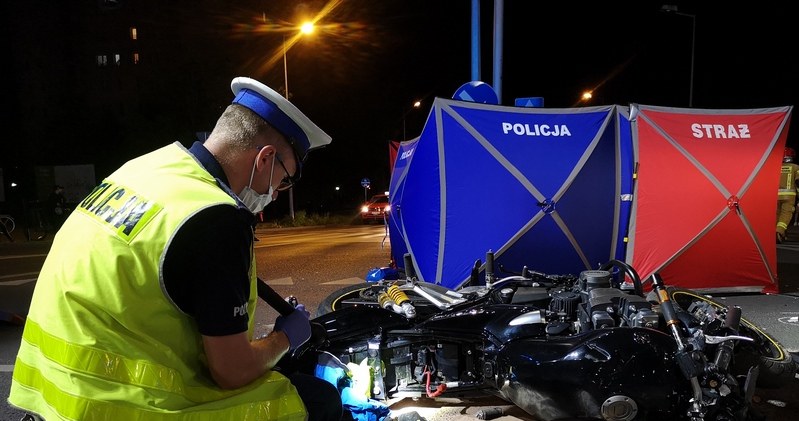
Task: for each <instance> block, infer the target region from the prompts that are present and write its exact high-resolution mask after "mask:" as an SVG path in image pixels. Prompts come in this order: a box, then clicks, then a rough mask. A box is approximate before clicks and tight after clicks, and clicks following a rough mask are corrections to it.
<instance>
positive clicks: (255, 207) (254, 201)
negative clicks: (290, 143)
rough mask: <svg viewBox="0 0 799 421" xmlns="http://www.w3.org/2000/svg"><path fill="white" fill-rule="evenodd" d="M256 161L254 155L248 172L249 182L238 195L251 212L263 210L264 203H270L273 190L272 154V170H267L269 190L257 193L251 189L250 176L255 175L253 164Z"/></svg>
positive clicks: (273, 167) (273, 158)
mask: <svg viewBox="0 0 799 421" xmlns="http://www.w3.org/2000/svg"><path fill="white" fill-rule="evenodd" d="M257 163H258V157H255V162H254V163H253V164H252V172H251V173H250V184H249V185H248V186H247V187H245V188H244V189H243V190H242V191H241V194H240V195H239V199H241V201H242V202H243V203H244V206H247V209H249V210H250V212H252V213H253V214H256V213H258V212H260V211H262V210H264V208H265V207H266V205H268V204H270V203H272V194H273V193H274V192H275V188H274V187H272V175H273V174H274V172H275V157H274V155H273V156H272V170H271V171H270V172H269V191H268V192H266V193H265V194H258V193H257V192H256V191H255V190H253V189H252V178H253V176H254V175H255V165H256V164H257Z"/></svg>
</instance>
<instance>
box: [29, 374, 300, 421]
mask: <svg viewBox="0 0 799 421" xmlns="http://www.w3.org/2000/svg"><path fill="white" fill-rule="evenodd" d="M14 381H15V384H14V389H15V392H16V393H17V394H19V395H30V396H29V399H37V400H40V401H43V402H46V403H47V406H48V407H50V408H54V407H57V408H58V413H56V412H52V410H51V411H42V413H40V414H39V415H41V416H43V417H44V419H45V420H47V421H58V420H69V421H72V420H75V421H109V420H125V421H209V420H214V421H215V420H237V421H238V420H241V421H260V420H265V419H270V418H280V419H281V420H283V419H285V420H297V421H299V420H305V419H306V417H305V415H306V414H305V411H304V410H297V405H296V402H293V400H294V398H293V397H292V395H291V394H290V393H288V391H287V390H281V389H278V390H276V392H280V393H276V396H271V397H265V398H268V399H264V400H259V401H254V402H246V403H242V404H239V405H237V406H233V407H222V408H203V407H200V406H198V407H196V408H195V409H194V411H192V412H186V411H180V412H177V411H160V410H157V409H153V410H147V409H142V408H141V407H137V406H134V405H124V404H120V403H119V402H106V401H101V400H96V399H91V398H83V397H78V396H75V395H72V394H69V393H66V392H64V391H63V390H61V389H60V388H58V387H57V386H56V385H55V384H53V383H52V382H49V381H48V380H47V379H46V378H45V377H44V376H42V373H41V372H40V371H39V370H37V369H36V368H34V367H31V366H29V365H27V364H24V363H20V361H17V363H16V366H15V369H14ZM294 396H296V395H294Z"/></svg>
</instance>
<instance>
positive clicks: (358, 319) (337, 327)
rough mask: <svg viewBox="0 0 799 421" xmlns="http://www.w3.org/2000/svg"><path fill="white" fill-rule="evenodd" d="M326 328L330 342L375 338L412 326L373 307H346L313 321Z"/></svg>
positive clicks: (403, 319)
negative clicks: (381, 333)
mask: <svg viewBox="0 0 799 421" xmlns="http://www.w3.org/2000/svg"><path fill="white" fill-rule="evenodd" d="M313 322H316V323H319V324H320V325H322V327H324V329H325V332H326V334H327V340H328V341H331V342H333V341H336V340H338V339H342V338H343V339H351V338H357V337H360V336H364V337H366V336H374V335H377V334H379V333H380V332H381V331H385V330H390V329H404V328H408V327H410V326H411V324H410V322H409V320H408V319H406V318H405V317H403V316H400V315H399V314H397V313H394V312H392V311H389V310H385V309H382V308H380V307H373V306H354V307H344V308H342V309H341V310H338V311H334V312H331V313H327V314H323V315H321V316H319V317H316V318H314V319H313Z"/></svg>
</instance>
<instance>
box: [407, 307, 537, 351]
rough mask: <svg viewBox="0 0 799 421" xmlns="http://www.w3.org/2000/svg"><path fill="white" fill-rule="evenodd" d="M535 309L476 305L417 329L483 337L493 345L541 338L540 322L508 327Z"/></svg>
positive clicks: (449, 313)
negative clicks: (534, 337) (524, 338)
mask: <svg viewBox="0 0 799 421" xmlns="http://www.w3.org/2000/svg"><path fill="white" fill-rule="evenodd" d="M537 310H538V309H536V308H534V307H528V306H523V305H509V304H493V305H490V304H488V305H478V306H471V307H467V308H462V309H459V310H456V311H450V312H446V313H440V314H438V315H436V316H433V317H431V318H430V319H428V320H426V321H424V322H423V323H421V324H420V325H419V326H420V327H423V328H425V329H428V330H430V331H441V332H451V333H457V334H459V335H470V336H477V337H483V338H485V339H487V340H489V341H491V342H493V343H494V344H502V343H505V342H508V341H510V340H512V339H514V338H517V337H529V336H542V335H544V334H545V328H546V324H545V323H543V322H541V323H525V324H519V325H512V324H511V321H512V320H513V319H515V318H516V317H518V316H520V315H522V314H526V313H529V312H530V311H537Z"/></svg>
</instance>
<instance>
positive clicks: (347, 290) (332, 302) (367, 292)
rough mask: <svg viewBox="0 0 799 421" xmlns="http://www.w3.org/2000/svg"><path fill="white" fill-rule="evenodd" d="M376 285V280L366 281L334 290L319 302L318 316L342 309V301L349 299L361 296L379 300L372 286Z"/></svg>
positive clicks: (366, 298)
mask: <svg viewBox="0 0 799 421" xmlns="http://www.w3.org/2000/svg"><path fill="white" fill-rule="evenodd" d="M374 286H375V284H374V282H364V283H361V284H355V285H348V286H346V287H344V288H340V289H337V290H335V291H333V292H332V293H331V294H330V295H328V296H327V297H325V299H324V300H322V301H321V302H320V303H319V307H317V308H316V316H317V317H319V316H321V315H324V314H327V313H330V312H332V311H335V310H339V309H341V303H342V302H343V301H344V300H348V299H353V298H360V299H364V300H368V301H375V302H377V295H376V294H373V291H374V290H373V288H372V287H374Z"/></svg>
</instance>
